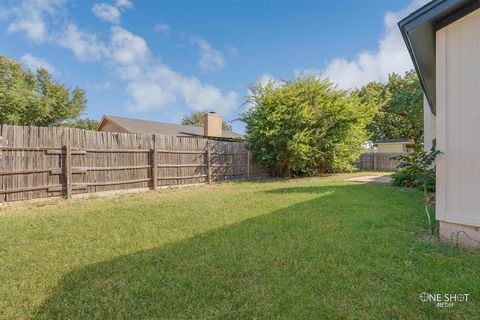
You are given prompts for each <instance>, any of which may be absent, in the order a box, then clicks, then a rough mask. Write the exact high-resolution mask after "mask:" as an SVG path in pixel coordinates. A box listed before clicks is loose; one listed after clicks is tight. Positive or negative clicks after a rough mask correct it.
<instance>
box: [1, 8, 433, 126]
mask: <svg viewBox="0 0 480 320" xmlns="http://www.w3.org/2000/svg"><path fill="white" fill-rule="evenodd" d="M424 2H425V1H422V0H413V1H412V0H395V1H385V0H367V1H356V0H349V1H347V0H323V1H313V0H311V1H306V0H295V1H294V0H275V1H273V0H270V1H267V0H230V1H225V0H204V1H199V0H189V1H187V0H168V1H166V0H159V1H147V0H100V1H86V0H15V1H13V0H12V1H9V0H1V1H0V54H3V55H6V56H8V57H11V58H15V59H17V60H19V61H21V62H22V63H23V64H24V65H25V66H26V67H30V68H36V67H38V66H43V67H46V68H47V69H50V70H51V71H52V72H53V74H54V76H55V78H56V79H57V80H59V81H60V82H63V83H66V84H67V85H68V86H71V87H75V86H78V87H80V88H83V89H85V90H86V91H87V98H88V108H87V110H86V112H85V116H86V117H90V118H94V119H100V118H101V116H102V115H103V114H113V115H120V116H128V117H137V118H143V119H152V120H159V121H167V122H179V121H180V119H181V116H182V115H183V114H187V113H189V112H191V111H216V112H218V113H220V114H221V115H223V116H224V118H225V119H226V120H232V119H235V118H236V117H237V116H238V114H239V113H241V112H242V111H244V109H245V106H242V103H243V101H244V98H245V95H246V94H247V92H248V86H249V84H251V83H254V82H256V81H266V80H268V79H281V80H289V79H293V78H294V77H295V76H299V75H315V76H318V77H329V78H330V79H331V80H332V81H334V82H335V83H337V84H338V85H339V87H341V88H345V89H349V88H352V87H356V86H360V85H362V84H365V83H367V82H368V81H372V80H377V81H384V80H385V78H386V76H387V75H388V73H390V72H404V71H406V70H408V69H409V68H411V64H410V60H409V58H408V55H407V53H406V50H405V48H404V44H403V42H402V39H401V37H400V35H399V33H398V30H397V27H396V22H397V21H398V20H399V19H400V18H402V17H403V16H405V15H406V14H407V13H409V12H410V11H412V10H413V9H415V8H416V7H418V6H420V5H421V4H423V3H424ZM233 126H234V129H236V130H237V131H240V132H242V131H243V125H242V124H241V123H239V122H233Z"/></svg>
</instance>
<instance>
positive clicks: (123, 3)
mask: <svg viewBox="0 0 480 320" xmlns="http://www.w3.org/2000/svg"><path fill="white" fill-rule="evenodd" d="M115 5H116V6H117V7H118V8H126V9H130V8H133V3H132V1H130V0H117V2H116V3H115Z"/></svg>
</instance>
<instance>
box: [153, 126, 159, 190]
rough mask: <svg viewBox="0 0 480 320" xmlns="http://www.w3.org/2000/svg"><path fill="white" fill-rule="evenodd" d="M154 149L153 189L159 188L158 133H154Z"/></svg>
mask: <svg viewBox="0 0 480 320" xmlns="http://www.w3.org/2000/svg"><path fill="white" fill-rule="evenodd" d="M152 139H153V149H152V189H153V190H157V184H158V162H157V157H158V154H157V135H156V134H154V135H153V137H152Z"/></svg>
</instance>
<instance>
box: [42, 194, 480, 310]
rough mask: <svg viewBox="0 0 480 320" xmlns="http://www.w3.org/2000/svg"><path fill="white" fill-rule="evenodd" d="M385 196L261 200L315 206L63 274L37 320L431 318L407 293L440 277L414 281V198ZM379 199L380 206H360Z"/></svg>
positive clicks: (293, 208) (416, 248)
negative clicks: (282, 200)
mask: <svg viewBox="0 0 480 320" xmlns="http://www.w3.org/2000/svg"><path fill="white" fill-rule="evenodd" d="M383 189H388V188H383ZM383 189H382V187H380V186H362V185H343V186H335V187H298V188H296V187H293V188H281V189H276V190H271V191H267V192H270V193H278V194H288V193H294V194H300V193H318V194H319V197H316V198H314V199H310V200H308V201H304V202H301V203H299V204H296V205H294V206H291V207H288V208H285V209H281V210H278V211H275V212H272V213H270V214H268V215H264V216H259V217H255V218H251V219H248V220H245V221H242V222H241V223H238V224H235V225H232V226H228V227H224V228H221V229H216V230H212V231H209V232H207V233H204V234H201V235H198V236H195V237H193V238H190V239H186V240H184V241H181V242H177V243H172V244H168V245H164V246H162V247H159V248H156V249H153V250H148V251H141V252H137V253H135V254H130V255H125V256H120V257H118V258H115V259H113V260H110V261H105V262H101V263H97V264H92V265H89V266H86V267H84V268H82V269H80V270H76V271H73V272H71V273H69V274H67V275H66V276H64V277H63V279H62V280H61V281H60V283H59V284H58V286H57V287H56V288H55V289H54V290H53V292H52V294H51V296H50V297H49V298H48V299H47V300H46V301H45V302H44V304H43V305H42V306H41V307H40V308H39V310H38V312H37V314H36V318H42V319H67V318H68V319H91V318H99V319H104V318H114V319H116V318H128V319H130V318H148V319H198V318H201V319H203V318H214V319H217V318H218V319H224V318H234V319H238V318H262V319H265V318H302V319H304V318H307V319H310V318H323V319H328V318H347V317H353V318H358V317H363V318H375V317H383V318H385V317H386V318H391V317H396V316H397V317H404V318H409V317H410V318H412V317H415V316H417V315H418V312H420V314H424V315H426V316H427V315H428V316H431V315H432V314H437V313H438V312H439V311H438V309H435V308H434V306H433V307H432V306H430V305H429V304H421V303H420V302H419V301H418V296H417V293H420V292H423V291H425V290H422V288H423V287H422V285H425V282H426V283H427V284H429V285H431V283H430V281H431V280H432V278H431V277H434V278H435V277H436V276H438V277H441V274H442V271H441V270H439V271H438V273H436V276H435V274H434V275H430V277H429V276H428V275H427V276H426V278H425V280H422V279H419V277H418V273H419V272H420V271H421V270H422V269H421V268H422V267H423V266H425V265H427V264H428V263H427V262H425V261H424V258H423V257H422V255H421V254H420V255H419V256H420V257H417V255H418V251H422V250H425V245H424V244H421V243H418V241H417V238H416V235H415V233H414V232H413V233H412V230H413V231H415V230H417V231H418V230H420V229H421V226H419V224H418V221H417V220H418V216H417V215H416V211H418V210H420V209H421V208H420V206H419V204H420V201H412V200H411V199H409V197H411V194H400V193H398V194H395V193H392V192H391V190H390V192H386V191H385V190H383ZM382 195H390V197H385V198H384V199H382V201H373V202H372V201H370V200H369V199H374V198H375V197H380V196H382ZM358 197H363V199H366V201H365V200H364V201H361V199H358V200H357V199H356V198H358ZM377 200H378V199H377ZM392 234H394V236H392ZM412 260H415V261H417V263H419V264H420V265H419V266H415V268H411V266H410V268H409V266H408V265H406V264H405V261H412ZM451 263H452V264H455V261H453V260H452V262H451ZM456 264H457V267H462V266H461V263H458V262H457V263H456ZM458 265H460V266H458ZM439 274H440V275H439ZM451 277H453V278H455V275H453V276H452V275H451ZM456 278H457V279H456V280H457V281H459V282H460V285H462V284H468V283H470V285H469V288H470V289H471V291H470V292H471V293H473V291H476V292H478V291H479V290H478V288H477V289H475V281H474V278H475V275H471V276H470V275H468V274H467V273H465V274H463V278H462V279H465V281H460V280H459V279H458V278H460V275H457V276H456ZM389 279H390V280H389ZM469 281H470V282H469ZM407 289H409V290H412V291H413V292H414V295H411V292H410V291H409V290H407ZM417 289H418V290H420V291H418V290H417ZM463 289H465V288H463ZM467 289H468V288H467ZM417 291H418V292H417ZM478 293H480V292H478ZM409 304H410V305H409Z"/></svg>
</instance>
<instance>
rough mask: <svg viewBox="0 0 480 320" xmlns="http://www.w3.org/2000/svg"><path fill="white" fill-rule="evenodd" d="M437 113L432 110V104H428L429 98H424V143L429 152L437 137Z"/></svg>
mask: <svg viewBox="0 0 480 320" xmlns="http://www.w3.org/2000/svg"><path fill="white" fill-rule="evenodd" d="M435 122H436V119H435V115H434V114H433V113H432V111H431V110H430V105H429V104H428V101H427V98H426V97H424V98H423V128H424V131H423V143H424V146H425V150H426V151H427V152H428V151H430V149H432V141H433V139H435V137H436V132H435V127H436V124H435Z"/></svg>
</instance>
